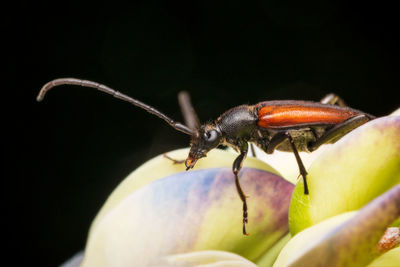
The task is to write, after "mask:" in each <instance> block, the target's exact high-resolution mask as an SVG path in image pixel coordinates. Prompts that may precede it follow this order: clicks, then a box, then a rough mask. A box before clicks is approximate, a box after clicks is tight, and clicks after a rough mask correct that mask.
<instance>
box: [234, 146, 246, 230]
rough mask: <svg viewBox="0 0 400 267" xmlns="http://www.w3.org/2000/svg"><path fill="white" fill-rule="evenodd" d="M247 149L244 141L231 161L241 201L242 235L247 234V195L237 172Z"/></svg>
mask: <svg viewBox="0 0 400 267" xmlns="http://www.w3.org/2000/svg"><path fill="white" fill-rule="evenodd" d="M247 149H248V144H247V142H246V143H244V144H243V145H242V146H241V149H240V155H239V156H238V157H237V158H236V159H235V161H234V162H233V166H232V171H233V174H234V175H235V185H236V190H237V192H238V194H239V197H240V199H241V200H242V202H243V234H244V235H248V234H247V232H246V223H248V218H247V202H246V197H247V196H246V195H245V194H244V192H243V190H242V187H241V186H240V183H239V175H238V174H239V171H240V169H241V168H242V164H243V161H244V159H245V158H246V155H247Z"/></svg>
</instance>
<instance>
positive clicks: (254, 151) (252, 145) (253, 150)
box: [250, 143, 257, 158]
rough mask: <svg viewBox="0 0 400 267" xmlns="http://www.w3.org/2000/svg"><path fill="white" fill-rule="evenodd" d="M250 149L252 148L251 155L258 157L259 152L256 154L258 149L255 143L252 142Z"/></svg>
mask: <svg viewBox="0 0 400 267" xmlns="http://www.w3.org/2000/svg"><path fill="white" fill-rule="evenodd" d="M250 150H251V155H252V156H253V157H255V158H257V154H256V149H255V148H254V144H253V143H250Z"/></svg>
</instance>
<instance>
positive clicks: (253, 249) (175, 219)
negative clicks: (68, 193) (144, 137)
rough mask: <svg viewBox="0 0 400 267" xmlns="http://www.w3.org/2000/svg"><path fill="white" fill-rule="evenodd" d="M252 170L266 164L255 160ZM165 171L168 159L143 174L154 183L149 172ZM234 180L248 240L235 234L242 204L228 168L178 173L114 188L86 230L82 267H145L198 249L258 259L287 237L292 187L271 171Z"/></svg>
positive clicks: (245, 172)
mask: <svg viewBox="0 0 400 267" xmlns="http://www.w3.org/2000/svg"><path fill="white" fill-rule="evenodd" d="M226 155H227V154H226ZM208 160H211V161H212V162H211V164H210V165H212V164H217V163H216V161H217V160H219V158H217V159H215V158H214V159H213V158H212V157H207V158H206V159H205V160H204V161H203V163H204V164H207V161H208ZM225 160H226V159H225ZM253 160H254V161H257V160H256V159H253ZM251 161H252V160H250V161H248V164H249V162H251ZM231 163H232V161H230V164H231ZM230 164H229V165H230ZM257 165H259V166H266V165H265V164H264V163H261V162H259V161H257ZM170 166H171V162H170V161H168V160H165V159H164V158H161V157H159V158H156V159H155V161H154V162H153V163H152V164H151V168H149V169H148V172H142V175H143V177H144V179H148V180H154V177H150V178H148V177H147V176H148V175H149V173H150V174H154V173H160V172H161V173H164V170H165V169H167V171H166V172H168V171H169V170H168V168H171V167H170ZM139 178H140V177H139ZM128 179H129V178H128ZM240 181H241V185H242V187H243V190H244V191H245V193H246V194H247V195H249V196H250V198H249V199H248V207H249V224H248V228H247V230H248V231H249V232H250V236H243V234H242V203H241V200H240V198H239V197H238V195H237V192H236V188H235V184H234V178H233V174H232V169H231V166H229V167H226V168H210V169H201V170H193V171H188V172H180V173H175V174H173V175H170V176H167V177H164V178H158V180H156V181H152V182H150V183H148V184H146V185H141V187H140V188H136V189H135V187H134V186H132V187H131V188H128V189H129V190H128V189H125V188H122V189H121V188H120V187H119V188H118V189H117V190H118V191H119V192H120V195H118V194H117V196H119V197H118V199H117V201H113V202H112V205H109V206H108V207H107V209H103V213H102V214H101V216H98V219H97V220H96V224H95V225H94V226H92V228H91V233H90V236H89V238H88V242H87V246H86V249H85V257H84V262H83V266H96V267H97V266H132V265H135V266H149V265H150V266H151V264H158V263H160V262H159V261H161V260H163V259H165V257H166V256H170V255H174V254H177V253H188V252H195V251H202V250H223V251H229V252H233V253H237V254H239V255H241V256H244V257H246V258H247V259H250V260H256V259H258V258H259V257H261V255H263V254H264V253H265V252H266V251H267V250H268V249H269V248H270V247H272V246H274V244H275V243H276V242H278V241H279V240H280V239H281V238H282V237H283V236H285V234H286V233H287V232H288V221H287V213H288V208H289V202H290V196H291V193H292V191H293V185H292V184H291V183H289V182H287V181H286V180H284V179H283V178H281V177H280V176H277V175H275V174H273V173H270V172H266V171H263V170H259V169H254V168H247V167H245V168H243V169H242V171H241V173H240ZM128 185H131V184H130V183H122V184H121V186H128ZM128 187H129V186H128ZM128 191H131V192H130V193H126V192H128ZM121 192H122V193H121ZM121 195H122V196H123V197H121Z"/></svg>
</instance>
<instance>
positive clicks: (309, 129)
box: [37, 78, 375, 235]
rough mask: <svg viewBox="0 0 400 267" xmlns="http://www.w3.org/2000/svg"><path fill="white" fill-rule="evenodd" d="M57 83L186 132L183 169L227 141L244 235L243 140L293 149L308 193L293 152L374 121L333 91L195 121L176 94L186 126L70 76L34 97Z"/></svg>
mask: <svg viewBox="0 0 400 267" xmlns="http://www.w3.org/2000/svg"><path fill="white" fill-rule="evenodd" d="M59 85H79V86H83V87H90V88H94V89H97V90H99V91H102V92H105V93H107V94H110V95H112V96H114V97H116V98H119V99H121V100H123V101H126V102H129V103H131V104H133V105H135V106H137V107H140V108H142V109H144V110H146V111H147V112H149V113H151V114H153V115H156V116H157V117H159V118H161V119H163V120H164V121H166V122H167V123H168V124H169V125H171V126H172V127H173V128H174V129H176V130H178V131H181V132H183V133H185V134H188V135H190V136H191V142H190V151H189V155H188V157H187V159H186V160H185V161H184V162H185V165H186V170H189V169H191V168H193V167H194V165H195V164H196V161H197V160H198V159H200V158H203V157H205V156H206V154H207V152H208V151H210V150H211V149H213V148H216V147H217V146H218V145H228V146H231V147H232V148H234V149H235V150H236V151H238V152H239V156H238V157H237V158H236V159H235V161H234V162H233V166H232V171H233V174H234V177H235V185H236V189H237V191H238V194H239V197H240V199H241V200H242V202H243V234H245V235H247V233H246V224H247V222H248V219H247V202H246V195H245V194H244V192H243V190H242V188H241V186H240V183H239V177H238V174H239V171H240V169H241V168H242V163H243V161H244V159H245V158H246V156H247V152H248V150H249V145H248V143H249V142H250V143H251V144H253V143H254V144H255V145H257V146H258V147H259V148H261V149H262V150H263V151H265V152H266V153H268V154H272V153H273V152H274V150H275V149H277V150H281V151H292V152H293V153H294V156H295V158H296V161H297V164H298V166H299V170H300V174H301V176H302V177H303V181H304V194H308V193H309V190H308V185H307V179H306V176H307V172H306V169H305V168H304V165H303V163H302V161H301V158H300V156H299V153H298V151H307V152H312V151H314V150H316V149H317V148H318V147H319V146H320V145H322V144H325V143H334V142H336V141H337V140H339V139H340V138H341V137H342V136H344V135H346V134H347V133H348V132H350V131H351V130H353V129H355V128H357V127H358V126H360V125H362V124H364V123H365V122H367V121H369V120H372V119H374V118H375V117H374V116H372V115H369V114H367V113H364V112H362V111H359V110H356V109H352V108H349V107H346V106H345V104H344V102H343V101H342V100H341V99H340V98H339V97H337V96H336V95H333V94H329V95H327V96H326V97H325V98H323V99H322V100H321V102H319V103H318V102H311V101H295V100H279V101H265V102H260V103H258V104H255V105H252V106H249V105H241V106H238V107H234V108H232V109H229V110H228V111H226V112H225V113H223V114H222V115H221V116H219V117H218V118H217V119H216V120H215V121H213V122H210V123H206V124H203V125H201V126H200V125H199V123H198V119H197V116H196V113H195V112H194V109H193V108H192V106H191V103H190V99H189V96H188V95H187V94H182V95H180V97H179V101H180V104H181V108H182V111H183V115H184V119H185V122H186V123H185V124H183V123H180V122H176V121H174V120H173V119H171V118H169V117H168V116H166V115H165V114H164V113H162V112H160V111H158V110H157V109H155V108H153V107H152V106H149V105H147V104H145V103H143V102H141V101H139V100H136V99H133V98H131V97H129V96H127V95H124V94H122V93H120V92H118V91H115V90H114V89H111V88H109V87H107V86H105V85H103V84H99V83H96V82H92V81H88V80H80V79H75V78H61V79H55V80H53V81H50V82H48V83H47V84H45V85H44V86H43V87H42V89H41V90H40V92H39V95H38V96H37V100H38V101H41V100H42V99H43V97H44V96H45V94H46V93H47V91H49V90H50V89H51V88H53V87H55V86H59Z"/></svg>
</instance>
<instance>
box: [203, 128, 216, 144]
mask: <svg viewBox="0 0 400 267" xmlns="http://www.w3.org/2000/svg"><path fill="white" fill-rule="evenodd" d="M217 137H218V133H217V131H216V130H210V131H207V132H205V133H204V138H205V139H206V140H207V141H209V142H214V141H215V140H217Z"/></svg>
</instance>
